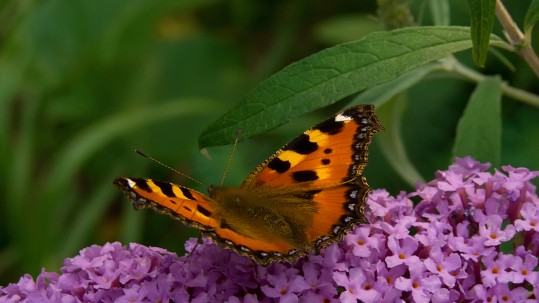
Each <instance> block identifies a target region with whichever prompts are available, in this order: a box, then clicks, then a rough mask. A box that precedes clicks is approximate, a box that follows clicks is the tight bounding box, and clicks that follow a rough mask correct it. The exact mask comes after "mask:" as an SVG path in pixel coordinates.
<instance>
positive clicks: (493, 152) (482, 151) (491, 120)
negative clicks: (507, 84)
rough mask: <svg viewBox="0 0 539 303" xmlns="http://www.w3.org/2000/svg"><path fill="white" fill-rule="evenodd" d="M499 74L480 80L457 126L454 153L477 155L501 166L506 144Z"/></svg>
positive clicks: (480, 158)
mask: <svg viewBox="0 0 539 303" xmlns="http://www.w3.org/2000/svg"><path fill="white" fill-rule="evenodd" d="M500 86H501V81H500V79H499V78H486V79H484V80H483V81H481V82H480V83H479V85H478V86H477V88H476V89H475V91H474V92H473V94H472V96H471V97H470V101H469V102H468V105H466V109H465V110H464V113H463V114H462V117H461V118H460V120H459V124H458V126H457V138H456V140H455V146H454V150H453V155H454V156H455V157H465V156H467V155H474V158H475V159H477V160H479V161H482V162H488V161H490V162H491V163H492V165H493V166H494V167H498V166H500V160H501V155H500V153H501V147H502V115H501V102H502V90H501V87H500Z"/></svg>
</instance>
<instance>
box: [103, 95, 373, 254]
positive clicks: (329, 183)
mask: <svg viewBox="0 0 539 303" xmlns="http://www.w3.org/2000/svg"><path fill="white" fill-rule="evenodd" d="M380 130H383V127H382V125H381V124H380V122H379V120H378V118H377V117H376V115H375V113H374V106H373V105H358V106H353V107H350V108H348V109H346V110H344V111H342V112H340V113H338V114H336V115H334V116H333V117H331V118H328V119H326V120H324V121H322V122H320V123H318V124H317V125H316V126H314V127H313V128H311V129H309V130H307V131H305V132H304V133H303V134H301V135H299V136H298V137H297V138H295V139H293V140H292V141H290V142H289V143H288V144H286V145H285V146H284V147H283V148H282V149H280V150H278V151H277V152H276V153H275V154H273V155H272V156H271V157H269V158H268V159H267V160H266V161H265V162H263V163H262V164H261V165H259V166H258V167H257V168H256V169H255V170H254V171H253V172H252V173H251V174H250V175H249V176H248V177H247V178H246V179H245V181H243V183H242V184H241V186H240V187H230V188H228V187H216V186H209V188H208V192H209V194H208V195H204V194H202V193H200V192H198V191H195V190H193V189H190V188H187V187H184V186H179V185H176V184H174V183H170V182H163V181H156V180H152V179H144V178H125V177H120V178H117V179H115V180H114V184H115V185H116V186H118V187H119V188H120V189H121V190H122V191H123V192H124V193H125V194H126V195H127V197H128V198H129V199H130V200H131V201H132V204H133V206H134V208H135V209H137V210H138V209H143V208H152V209H154V210H155V211H157V212H160V213H164V214H167V215H169V216H171V217H173V218H174V219H178V220H180V221H181V222H183V223H184V224H186V225H188V226H193V227H196V228H198V229H200V231H201V232H202V234H203V235H204V236H209V237H210V238H212V239H213V240H214V241H215V242H216V243H217V244H219V245H220V246H222V247H224V248H228V249H231V250H233V251H235V252H237V253H238V254H240V255H244V256H248V257H251V258H252V259H254V260H255V261H257V262H258V263H260V264H262V265H267V264H269V263H271V262H274V261H286V262H292V261H294V260H296V259H297V258H299V257H301V256H305V255H308V254H317V253H319V252H320V250H321V249H322V248H324V247H326V246H328V245H329V244H331V243H333V242H335V241H338V240H341V239H342V238H343V236H344V235H345V234H346V232H347V231H349V230H350V229H351V228H352V227H353V226H354V225H356V224H359V223H365V222H366V219H365V217H364V215H363V208H364V205H365V200H366V197H367V195H368V193H369V192H370V188H369V185H368V184H367V181H366V179H365V177H364V176H363V170H364V168H365V166H366V165H367V159H368V146H369V144H370V142H371V140H372V137H373V134H374V133H375V132H377V131H380Z"/></svg>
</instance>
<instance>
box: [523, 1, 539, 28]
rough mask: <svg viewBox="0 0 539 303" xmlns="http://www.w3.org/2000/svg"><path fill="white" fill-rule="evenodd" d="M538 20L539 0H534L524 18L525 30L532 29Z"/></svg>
mask: <svg viewBox="0 0 539 303" xmlns="http://www.w3.org/2000/svg"><path fill="white" fill-rule="evenodd" d="M537 21H539V0H532V2H531V3H530V7H528V11H527V12H526V17H525V18H524V31H525V32H529V31H531V30H532V28H533V26H534V25H535V23H537ZM527 36H528V35H527Z"/></svg>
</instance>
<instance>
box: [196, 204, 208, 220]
mask: <svg viewBox="0 0 539 303" xmlns="http://www.w3.org/2000/svg"><path fill="white" fill-rule="evenodd" d="M197 211H198V212H199V213H201V214H203V215H204V216H206V217H209V216H211V211H209V210H207V209H205V208H204V207H202V206H200V205H197Z"/></svg>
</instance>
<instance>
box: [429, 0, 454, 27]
mask: <svg viewBox="0 0 539 303" xmlns="http://www.w3.org/2000/svg"><path fill="white" fill-rule="evenodd" d="M428 5H429V8H430V13H431V15H432V20H433V21H434V24H436V25H449V23H450V20H449V17H450V15H451V13H450V11H449V2H448V1H447V0H429V1H428Z"/></svg>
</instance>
